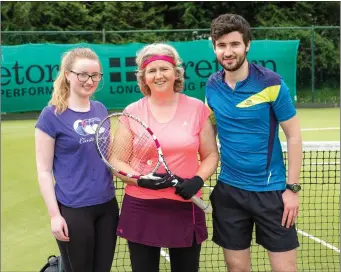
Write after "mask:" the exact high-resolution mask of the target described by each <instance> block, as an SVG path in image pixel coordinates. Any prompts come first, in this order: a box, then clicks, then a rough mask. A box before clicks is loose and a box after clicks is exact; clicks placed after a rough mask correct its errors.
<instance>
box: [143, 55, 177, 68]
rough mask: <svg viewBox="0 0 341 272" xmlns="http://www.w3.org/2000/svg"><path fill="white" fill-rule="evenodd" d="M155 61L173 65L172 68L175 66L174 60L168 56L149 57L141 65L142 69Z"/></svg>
mask: <svg viewBox="0 0 341 272" xmlns="http://www.w3.org/2000/svg"><path fill="white" fill-rule="evenodd" d="M156 60H164V61H167V62H169V63H171V64H173V65H174V66H175V65H176V64H175V61H174V59H173V58H171V57H169V56H151V57H150V58H148V59H146V60H145V61H144V62H143V63H142V69H144V68H145V67H146V66H147V65H148V64H149V63H151V62H153V61H156Z"/></svg>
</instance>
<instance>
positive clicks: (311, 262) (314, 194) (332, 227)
mask: <svg viewBox="0 0 341 272" xmlns="http://www.w3.org/2000/svg"><path fill="white" fill-rule="evenodd" d="M282 149H283V155H284V159H285V162H286V164H287V146H286V143H282ZM303 151H304V152H303V165H302V168H301V178H300V184H301V185H302V191H301V192H300V212H299V216H298V218H297V222H296V228H297V231H298V237H299V242H300V247H299V248H298V250H297V263H298V270H299V271H309V272H312V271H316V272H317V271H327V272H329V271H340V143H339V142H304V144H303ZM219 169H220V166H219V167H218V171H217V172H216V173H214V174H213V175H212V177H211V178H210V179H209V180H208V181H206V186H205V187H204V188H203V192H204V195H203V198H204V200H206V201H209V195H210V193H211V191H212V189H213V187H214V185H215V184H216V182H217V178H218V175H219ZM123 188H124V184H123V183H122V182H120V181H116V190H117V191H116V195H117V199H118V201H119V204H120V205H121V200H122V197H123V194H124V190H123ZM206 221H207V227H208V232H209V238H208V240H207V241H205V242H204V243H203V244H202V249H201V258H200V272H216V271H226V266H225V262H224V256H223V251H222V249H221V248H219V247H218V246H217V245H216V244H214V243H213V242H212V241H211V238H212V216H211V215H207V216H206ZM251 260H252V271H259V272H264V271H271V267H270V263H269V259H268V256H267V253H266V251H265V250H264V248H263V247H261V246H259V245H258V244H256V243H255V235H254V234H253V240H252V244H251ZM112 271H118V272H123V271H132V270H131V266H130V259H129V250H128V247H127V242H126V241H125V240H124V239H121V238H118V240H117V246H116V253H115V259H114V262H113V266H112ZM160 271H170V264H169V255H168V250H167V249H161V259H160Z"/></svg>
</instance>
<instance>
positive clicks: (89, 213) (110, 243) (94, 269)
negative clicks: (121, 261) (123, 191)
mask: <svg viewBox="0 0 341 272" xmlns="http://www.w3.org/2000/svg"><path fill="white" fill-rule="evenodd" d="M59 209H60V212H61V215H62V216H63V217H64V219H65V221H66V224H67V226H68V230H69V237H70V242H62V241H58V240H57V243H58V246H59V250H60V253H61V255H62V259H63V262H64V266H65V268H64V269H65V272H109V271H110V269H111V266H112V261H113V258H114V253H115V247H116V238H117V236H116V228H117V223H118V217H119V209H118V204H117V200H116V198H114V199H112V200H110V201H109V202H106V203H103V204H99V205H94V206H88V207H82V208H69V207H66V206H64V205H62V204H60V203H59Z"/></svg>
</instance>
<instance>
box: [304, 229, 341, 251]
mask: <svg viewBox="0 0 341 272" xmlns="http://www.w3.org/2000/svg"><path fill="white" fill-rule="evenodd" d="M297 232H298V233H300V234H302V235H303V236H306V237H308V238H310V239H312V240H314V241H316V242H318V243H320V244H322V245H324V246H326V247H328V248H330V249H332V250H334V251H336V252H338V253H340V249H338V248H337V247H335V246H333V245H331V244H328V243H327V242H325V241H323V240H321V239H319V238H316V237H314V236H313V235H311V234H309V233H306V232H304V231H303V230H299V229H297Z"/></svg>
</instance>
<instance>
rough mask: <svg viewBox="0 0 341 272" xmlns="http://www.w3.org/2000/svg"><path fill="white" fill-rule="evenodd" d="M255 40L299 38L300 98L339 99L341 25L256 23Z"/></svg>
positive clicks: (191, 33)
mask: <svg viewBox="0 0 341 272" xmlns="http://www.w3.org/2000/svg"><path fill="white" fill-rule="evenodd" d="M252 34H253V39H255V40H264V39H271V40H299V41H300V46H299V49H298V57H297V96H298V97H297V101H298V102H299V103H307V102H308V103H309V102H313V103H338V102H339V96H340V26H308V27H254V28H252ZM208 38H209V29H171V30H170V29H165V30H160V29H158V30H121V31H108V30H105V29H103V30H100V31H2V44H3V45H15V44H27V43H46V42H47V43H61V44H71V43H80V42H86V43H98V44H100V43H102V44H125V43H132V42H141V43H150V42H155V41H173V42H176V41H193V40H200V39H208Z"/></svg>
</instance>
